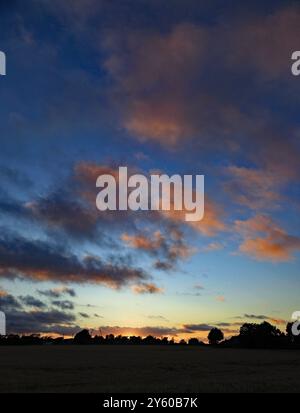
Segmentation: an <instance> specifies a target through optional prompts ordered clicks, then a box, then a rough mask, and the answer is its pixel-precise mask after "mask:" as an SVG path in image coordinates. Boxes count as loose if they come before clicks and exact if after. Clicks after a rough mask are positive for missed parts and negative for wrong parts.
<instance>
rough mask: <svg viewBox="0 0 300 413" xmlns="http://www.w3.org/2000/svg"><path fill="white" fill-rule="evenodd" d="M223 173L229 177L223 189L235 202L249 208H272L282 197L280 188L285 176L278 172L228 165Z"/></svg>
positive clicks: (284, 181)
mask: <svg viewBox="0 0 300 413" xmlns="http://www.w3.org/2000/svg"><path fill="white" fill-rule="evenodd" d="M225 174H226V175H228V177H229V178H230V180H228V181H227V182H226V183H225V185H224V186H225V190H226V191H227V192H228V193H229V194H230V195H231V196H232V198H233V199H234V201H235V202H237V203H239V204H241V205H244V206H247V207H248V208H250V209H254V210H256V209H262V208H274V207H276V206H278V204H279V201H280V200H281V199H282V196H281V194H280V189H281V188H282V186H283V185H284V184H285V183H286V177H285V176H283V175H282V173H280V172H278V174H276V173H274V171H268V170H263V169H255V168H246V167H237V166H229V167H227V168H225Z"/></svg>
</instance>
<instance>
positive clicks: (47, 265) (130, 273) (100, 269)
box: [0, 235, 149, 288]
mask: <svg viewBox="0 0 300 413" xmlns="http://www.w3.org/2000/svg"><path fill="white" fill-rule="evenodd" d="M0 275H1V276H2V277H4V278H10V279H11V278H16V277H21V278H24V279H30V280H34V281H59V282H74V283H83V282H85V283H88V282H90V283H98V284H105V285H108V286H110V287H114V288H117V287H121V286H123V285H125V284H128V283H129V282H134V281H142V280H145V279H147V278H149V276H148V275H147V274H146V273H145V272H144V271H143V270H141V269H136V268H130V267H127V266H126V265H121V264H120V265H119V264H117V265H116V264H114V263H111V262H108V263H105V262H103V261H102V260H101V259H99V258H96V257H94V256H86V257H84V258H82V259H80V258H78V257H76V256H75V255H73V254H72V253H70V252H68V251H63V250H62V249H61V248H59V247H58V246H56V245H54V244H49V243H46V242H44V241H34V240H26V239H24V238H20V237H18V238H17V237H5V236H3V235H2V237H1V239H0Z"/></svg>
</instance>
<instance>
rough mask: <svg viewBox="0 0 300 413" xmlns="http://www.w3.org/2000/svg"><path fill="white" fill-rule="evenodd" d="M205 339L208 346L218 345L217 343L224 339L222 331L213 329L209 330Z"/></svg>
mask: <svg viewBox="0 0 300 413" xmlns="http://www.w3.org/2000/svg"><path fill="white" fill-rule="evenodd" d="M207 338H208V341H209V344H218V343H219V341H222V340H223V339H224V334H223V332H222V330H220V329H219V328H216V327H215V328H212V329H211V330H210V332H209V333H208V336H207Z"/></svg>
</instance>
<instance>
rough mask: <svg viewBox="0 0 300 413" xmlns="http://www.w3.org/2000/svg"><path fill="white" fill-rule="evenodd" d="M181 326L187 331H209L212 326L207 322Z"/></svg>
mask: <svg viewBox="0 0 300 413" xmlns="http://www.w3.org/2000/svg"><path fill="white" fill-rule="evenodd" d="M183 327H184V328H185V329H186V330H188V331H191V332H193V331H210V330H211V329H212V328H213V326H212V325H209V324H184V325H183Z"/></svg>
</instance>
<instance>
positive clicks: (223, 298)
mask: <svg viewBox="0 0 300 413" xmlns="http://www.w3.org/2000/svg"><path fill="white" fill-rule="evenodd" d="M216 301H219V302H220V303H224V302H225V301H226V299H225V297H224V296H223V295H218V296H217V297H216Z"/></svg>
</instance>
